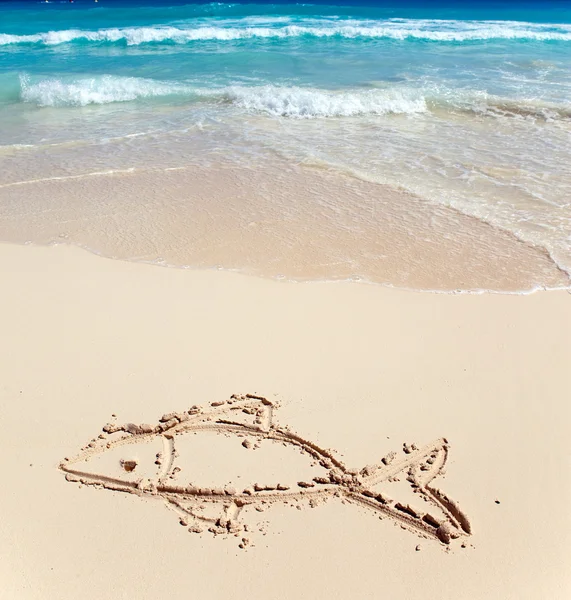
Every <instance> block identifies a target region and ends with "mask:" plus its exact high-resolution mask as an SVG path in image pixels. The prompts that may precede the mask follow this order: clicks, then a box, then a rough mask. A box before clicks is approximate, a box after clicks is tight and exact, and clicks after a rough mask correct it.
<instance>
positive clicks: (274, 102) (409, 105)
mask: <svg viewBox="0 0 571 600" xmlns="http://www.w3.org/2000/svg"><path fill="white" fill-rule="evenodd" d="M20 85H21V99H22V100H23V101H24V102H29V103H32V104H36V105H37V106H55V107H63V106H87V105H88V104H109V103H113V102H129V101H133V100H138V99H144V98H160V97H169V96H175V95H177V96H182V97H185V98H188V99H189V100H192V99H200V100H202V101H205V102H208V101H212V102H215V103H220V102H226V103H228V104H233V105H235V106H237V107H239V108H242V109H245V110H247V111H254V112H261V113H265V114H269V115H273V116H284V117H294V118H315V117H350V116H356V115H367V114H369V115H373V114H376V115H384V114H413V113H421V112H425V111H426V109H427V108H426V102H425V99H424V97H423V96H422V94H421V93H420V92H419V91H416V90H409V89H375V90H352V91H349V92H334V91H330V90H320V89H314V88H301V87H281V86H275V85H265V86H252V87H247V86H231V87H227V88H218V89H216V88H211V89H209V88H193V87H191V86H188V85H185V84H182V83H177V82H165V81H155V80H151V79H140V78H134V77H114V76H111V75H104V76H100V77H91V78H81V79H73V80H65V79H58V78H49V79H44V80H41V81H36V82H32V81H31V80H30V79H29V78H28V77H27V76H21V78H20Z"/></svg>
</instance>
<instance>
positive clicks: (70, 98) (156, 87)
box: [20, 75, 191, 107]
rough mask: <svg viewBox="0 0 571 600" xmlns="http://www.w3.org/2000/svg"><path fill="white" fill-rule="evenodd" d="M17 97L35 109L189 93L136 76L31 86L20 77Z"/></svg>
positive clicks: (180, 87) (49, 81)
mask: <svg viewBox="0 0 571 600" xmlns="http://www.w3.org/2000/svg"><path fill="white" fill-rule="evenodd" d="M20 88H21V90H20V97H21V99H22V101H23V102H29V103H31V104H36V105H37V106H56V107H58V106H87V105H89V104H110V103H113V102H131V101H133V100H138V99H141V98H157V97H165V96H173V95H177V94H178V95H180V94H185V93H186V94H190V93H191V90H190V89H189V88H188V87H186V86H183V85H180V84H177V83H166V82H161V81H155V80H152V79H141V78H137V77H114V76H112V75H103V76H101V77H91V78H83V79H76V80H71V81H66V80H63V79H57V78H51V79H44V80H42V81H38V82H36V83H33V82H32V81H31V80H30V78H29V77H27V76H25V75H23V76H20Z"/></svg>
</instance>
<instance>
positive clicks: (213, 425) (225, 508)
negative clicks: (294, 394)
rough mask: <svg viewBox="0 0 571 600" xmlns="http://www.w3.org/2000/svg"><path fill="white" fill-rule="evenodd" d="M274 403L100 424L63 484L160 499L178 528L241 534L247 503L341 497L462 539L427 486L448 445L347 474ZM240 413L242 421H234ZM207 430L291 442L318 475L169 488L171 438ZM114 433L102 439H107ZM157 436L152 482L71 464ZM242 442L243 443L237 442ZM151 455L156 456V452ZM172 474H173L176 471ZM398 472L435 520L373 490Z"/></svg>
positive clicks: (255, 401)
mask: <svg viewBox="0 0 571 600" xmlns="http://www.w3.org/2000/svg"><path fill="white" fill-rule="evenodd" d="M277 407H278V403H277V402H274V401H270V400H268V399H267V398H264V397H262V396H259V395H255V394H244V395H237V394H235V395H233V396H231V398H230V399H229V400H226V401H223V402H212V403H211V404H210V406H209V407H208V408H207V409H206V410H204V409H202V408H201V407H199V406H196V405H195V406H193V407H191V408H190V409H189V410H188V411H186V412H181V413H168V414H165V415H163V417H161V419H160V420H159V424H158V425H156V426H154V427H153V426H151V425H135V424H133V423H128V424H126V425H116V424H111V423H109V424H107V425H106V426H105V427H103V434H100V435H99V438H97V439H94V440H92V442H90V443H89V444H88V445H87V446H86V447H85V448H83V449H82V450H81V452H80V453H79V454H78V455H77V456H75V457H74V458H65V459H64V460H63V461H62V462H61V463H60V465H59V468H60V470H61V471H63V472H64V473H65V475H66V479H67V480H68V481H73V482H78V483H80V484H84V485H87V486H95V487H99V488H105V489H108V490H113V491H118V492H126V493H131V494H135V495H138V496H141V497H150V496H151V497H154V498H156V497H160V498H162V499H163V500H164V501H165V503H166V504H167V506H169V507H170V508H174V509H175V510H176V511H177V512H178V514H179V516H180V518H181V523H182V524H184V525H188V524H189V523H190V522H191V521H192V522H193V523H195V524H194V525H191V526H190V527H189V531H194V532H197V533H199V532H201V531H202V527H201V526H200V523H203V524H206V525H207V526H208V530H209V531H210V532H212V533H214V534H221V533H232V534H235V535H237V534H238V532H239V531H241V530H242V525H241V524H240V521H239V516H240V512H241V511H242V509H243V508H244V507H247V506H252V505H253V506H254V507H256V506H259V505H260V504H267V503H272V502H286V503H287V502H290V501H292V500H294V501H295V500H309V501H312V500H318V499H327V498H331V497H341V498H342V499H344V500H345V501H347V502H349V503H354V504H357V505H359V506H362V507H364V508H367V509H369V510H371V511H373V512H374V513H377V514H378V516H379V517H381V518H382V517H389V518H390V519H392V520H393V521H394V522H396V523H397V524H399V525H401V526H402V527H403V528H404V529H408V530H410V531H412V532H413V533H416V534H417V535H419V536H420V537H424V538H432V539H434V540H438V541H440V542H441V543H443V544H446V545H448V544H450V542H451V540H453V539H457V538H461V537H465V536H469V535H470V534H471V533H472V527H471V524H470V521H469V519H468V517H467V516H466V514H465V513H464V512H463V511H462V510H461V509H460V507H459V506H458V504H457V503H456V502H455V501H453V500H452V499H450V498H449V497H448V496H446V495H445V494H444V493H443V492H441V491H440V490H439V489H437V488H435V487H433V486H432V485H431V482H432V480H433V479H435V478H436V477H437V476H438V475H440V474H442V472H443V469H444V465H445V464H446V461H447V458H448V452H449V445H448V441H447V440H446V439H445V438H440V439H438V440H435V441H434V442H432V443H430V444H427V445H425V446H423V447H422V448H418V447H416V446H415V445H414V444H412V445H407V444H403V451H404V453H405V456H404V457H403V458H401V459H400V460H397V458H396V454H395V453H394V452H392V453H390V454H389V455H387V456H385V457H384V458H383V459H382V460H381V461H380V462H379V463H376V464H372V465H368V466H366V467H364V468H363V469H361V470H357V469H349V468H347V467H346V466H345V464H344V463H343V462H342V461H340V460H339V459H338V458H337V457H336V456H335V454H334V453H333V452H332V451H330V450H327V449H324V448H321V447H320V446H318V445H317V444H315V443H313V442H311V441H309V440H307V439H305V438H303V437H301V436H300V435H298V434H297V433H294V432H292V431H291V430H290V429H289V428H287V427H280V426H279V425H277V424H276V422H275V419H274V412H275V410H276V409H277ZM238 415H240V416H241V417H242V418H243V417H244V415H246V419H249V421H248V420H246V421H245V422H244V421H243V420H242V421H240V420H239V419H238V418H236V417H237V416H238ZM202 431H215V432H217V433H226V434H233V435H237V436H239V437H244V438H246V439H249V438H254V439H257V440H258V441H261V440H267V439H269V440H273V441H276V442H281V443H283V444H285V445H292V446H295V447H297V448H298V449H299V450H301V452H302V453H304V454H307V455H309V456H310V457H311V458H312V460H313V461H314V462H316V463H318V464H319V465H320V466H321V467H323V469H325V472H324V475H323V476H321V477H314V478H313V480H312V481H299V482H298V483H297V488H296V489H295V490H292V489H291V487H288V486H285V485H280V484H278V485H277V486H263V485H259V484H254V485H252V486H249V487H246V488H244V489H243V490H242V491H239V490H237V489H235V488H231V487H226V488H210V487H208V488H200V487H197V486H194V485H188V486H180V485H171V484H169V478H172V477H171V476H172V475H173V472H174V471H175V470H176V469H177V466H176V465H175V458H176V449H175V438H176V436H177V435H182V434H185V433H192V432H194V433H198V432H202ZM113 434H120V437H118V438H116V439H112V440H110V439H109V438H108V437H107V435H110V436H111V435H113ZM157 436H160V438H161V439H162V442H163V452H162V457H161V458H162V460H160V461H159V460H157V463H156V464H160V470H159V473H158V474H157V476H156V477H155V478H154V479H149V478H146V479H145V478H143V479H137V480H129V479H121V478H117V477H110V476H108V475H99V474H95V473H91V472H89V471H84V470H81V469H80V468H77V465H78V463H82V462H86V461H89V459H90V458H92V457H94V456H96V455H98V454H101V453H104V452H106V451H108V450H111V449H113V448H117V447H120V446H122V445H127V444H132V443H134V442H139V441H150V440H151V439H154V438H155V437H157ZM245 443H246V442H243V445H245ZM157 457H159V455H157ZM122 466H123V468H124V470H125V471H126V472H131V471H133V470H135V468H136V466H137V464H136V461H124V462H122ZM179 470H180V469H179ZM403 474H404V475H406V480H407V481H408V482H409V484H410V486H411V487H412V489H413V491H414V492H416V493H417V494H419V495H420V496H421V497H422V498H423V499H424V500H425V501H426V502H427V503H428V504H429V505H432V506H433V507H436V508H438V509H439V511H440V513H441V515H442V516H441V517H440V518H438V517H435V516H433V515H432V514H431V513H430V512H426V511H421V510H418V509H416V508H414V507H412V506H410V504H408V503H404V502H402V503H401V502H398V501H394V500H392V499H391V498H389V497H388V496H386V494H384V493H382V492H380V491H377V490H375V489H374V487H375V486H376V485H378V484H380V483H383V482H386V481H392V480H395V479H396V478H397V476H400V475H403ZM204 503H215V504H216V505H219V506H220V507H221V513H220V515H219V516H217V517H214V518H213V517H210V516H205V515H203V514H199V511H198V510H197V508H198V507H199V506H200V505H202V504H204Z"/></svg>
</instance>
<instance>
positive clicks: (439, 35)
mask: <svg viewBox="0 0 571 600" xmlns="http://www.w3.org/2000/svg"><path fill="white" fill-rule="evenodd" d="M303 36H306V37H316V38H328V37H338V38H389V39H395V40H406V39H416V40H426V41H435V42H465V41H468V42H469V41H483V40H494V39H505V40H521V41H526V40H529V41H571V26H570V25H564V24H538V23H525V22H515V21H514V22H511V21H430V20H406V19H402V20H399V19H395V20H388V21H377V22H371V21H347V22H345V23H344V24H331V23H322V24H320V25H319V26H309V25H286V26H282V27H251V26H244V27H217V26H199V27H193V28H182V27H173V26H167V25H164V26H158V25H157V26H149V27H126V28H108V29H98V30H96V31H87V30H81V29H66V30H61V31H47V32H43V33H36V34H29V35H13V34H7V33H0V46H6V45H11V44H41V45H46V46H53V45H58V44H67V43H71V42H83V43H90V42H96V43H102V42H108V43H123V44H126V45H129V46H136V45H140V44H148V43H161V42H164V43H172V44H185V43H189V42H195V41H208V40H216V41H233V40H241V39H249V38H267V39H271V38H278V39H280V38H294V37H303Z"/></svg>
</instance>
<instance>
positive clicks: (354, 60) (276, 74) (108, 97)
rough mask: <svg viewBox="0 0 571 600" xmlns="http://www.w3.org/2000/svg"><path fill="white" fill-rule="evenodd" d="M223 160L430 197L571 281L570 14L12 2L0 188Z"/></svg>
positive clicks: (476, 7)
mask: <svg viewBox="0 0 571 600" xmlns="http://www.w3.org/2000/svg"><path fill="white" fill-rule="evenodd" d="M347 4H349V3H347ZM220 155H223V156H224V159H225V160H232V161H233V162H235V163H236V164H239V165H258V166H259V165H260V164H264V163H265V162H271V161H272V160H274V159H276V160H277V158H276V157H279V159H280V160H286V161H288V162H290V163H302V164H313V165H320V166H326V167H327V168H328V169H334V170H337V171H339V172H340V173H345V174H352V175H355V176H358V177H360V178H362V179H366V180H368V181H374V182H379V183H384V184H388V185H391V186H393V187H395V188H398V189H404V190H407V191H410V192H413V193H414V194H416V195H418V196H419V197H421V198H422V199H424V200H425V201H426V202H427V203H433V204H437V205H444V206H449V207H453V208H454V209H456V210H458V211H460V212H462V213H464V214H467V215H472V216H475V217H477V218H478V219H482V220H485V221H486V222H488V223H490V224H492V225H493V226H494V227H498V228H500V229H503V230H505V231H507V232H509V233H510V234H513V235H514V236H516V237H517V238H518V239H520V240H521V241H522V242H524V243H528V244H533V245H535V246H537V247H538V248H540V249H541V250H542V251H545V252H546V253H548V254H549V255H550V257H551V259H552V260H553V261H554V262H555V263H556V264H557V265H558V267H559V268H560V269H562V271H565V272H567V273H569V272H571V208H570V200H569V198H571V166H570V165H571V3H569V2H553V3H549V2H542V3H539V2H537V3H536V2H533V3H526V2H523V3H522V2H504V3H491V4H487V3H485V2H484V3H482V2H478V3H462V4H461V5H459V4H458V3H445V2H437V3H428V2H424V3H414V2H412V3H408V4H407V3H404V4H398V5H397V4H395V3H390V2H362V3H360V4H359V5H356V4H353V3H351V5H350V6H338V5H335V6H333V5H328V4H326V3H324V2H317V3H312V4H290V3H280V4H271V3H259V4H242V3H232V4H225V3H211V4H182V3H181V4H178V3H159V2H157V3H156V5H153V4H152V3H146V2H137V1H132V2H131V1H124V2H113V1H111V0H108V1H105V0H100V1H99V2H97V3H94V2H87V1H84V2H79V1H78V2H75V3H73V4H70V3H66V2H55V1H54V2H46V3H36V2H25V3H11V2H3V3H0V160H2V164H3V166H2V169H1V174H0V180H1V181H0V183H2V184H13V183H15V182H21V181H27V180H32V179H39V178H46V179H49V178H52V177H69V176H76V175H78V174H82V173H85V172H86V164H89V165H90V168H89V169H88V170H91V171H97V170H105V169H137V168H147V167H153V168H158V167H160V168H173V167H180V166H184V165H187V164H189V163H196V164H199V163H200V164H206V163H208V162H212V161H215V159H216V157H217V156H220ZM268 202H271V199H268ZM190 262H191V261H190ZM540 283H541V282H540V281H538V284H540Z"/></svg>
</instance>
